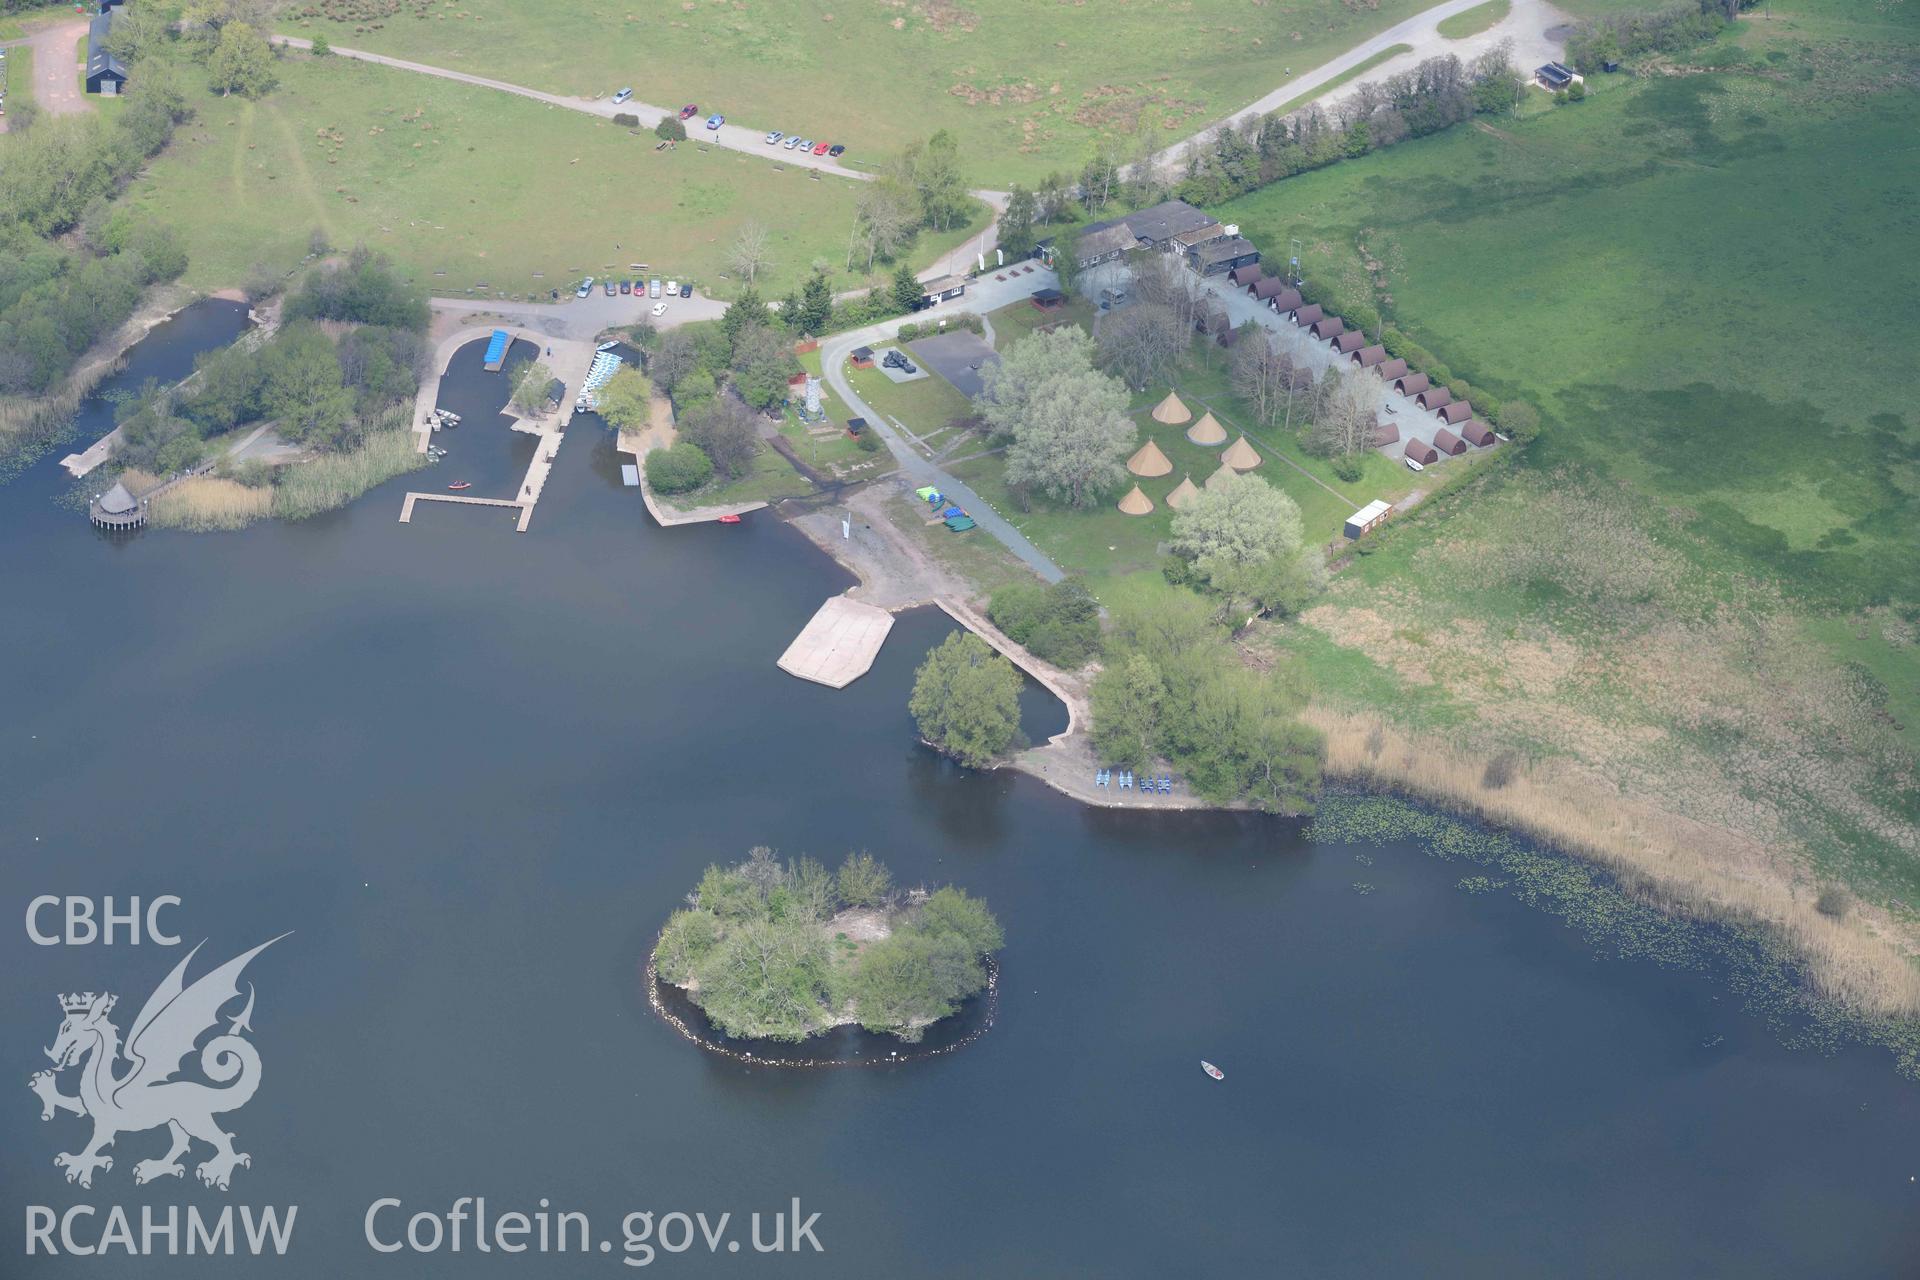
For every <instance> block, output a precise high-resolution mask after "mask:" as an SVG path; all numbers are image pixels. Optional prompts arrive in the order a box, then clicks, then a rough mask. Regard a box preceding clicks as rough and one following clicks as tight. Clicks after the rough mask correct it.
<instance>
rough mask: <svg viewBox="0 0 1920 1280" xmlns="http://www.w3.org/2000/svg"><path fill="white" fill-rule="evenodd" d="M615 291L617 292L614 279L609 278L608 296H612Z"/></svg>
mask: <svg viewBox="0 0 1920 1280" xmlns="http://www.w3.org/2000/svg"><path fill="white" fill-rule="evenodd" d="M614 293H615V290H614V287H613V281H611V280H609V281H607V296H608V297H609V298H611V297H612V296H613V295H614Z"/></svg>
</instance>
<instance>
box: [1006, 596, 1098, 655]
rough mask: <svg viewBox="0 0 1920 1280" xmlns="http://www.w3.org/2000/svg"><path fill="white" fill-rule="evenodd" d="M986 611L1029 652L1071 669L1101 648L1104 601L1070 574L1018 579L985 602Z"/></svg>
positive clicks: (1010, 638) (1014, 640)
mask: <svg viewBox="0 0 1920 1280" xmlns="http://www.w3.org/2000/svg"><path fill="white" fill-rule="evenodd" d="M987 616H988V617H989V618H992V619H993V625H994V626H996V627H999V628H1000V630H1002V631H1004V632H1006V634H1007V638H1008V639H1009V640H1011V641H1013V642H1014V643H1015V644H1017V645H1019V646H1020V647H1021V648H1023V649H1025V650H1027V651H1028V652H1029V653H1033V654H1036V655H1038V656H1039V657H1041V658H1043V659H1045V660H1046V661H1048V662H1051V663H1052V664H1053V665H1054V666H1056V667H1063V668H1065V669H1067V670H1069V671H1071V670H1073V669H1074V668H1076V667H1078V666H1080V665H1081V664H1083V663H1084V662H1086V660H1087V659H1088V658H1091V657H1092V656H1093V655H1094V654H1096V653H1098V652H1099V651H1100V602H1099V601H1097V600H1095V599H1094V598H1093V596H1092V595H1091V594H1089V593H1088V591H1087V589H1086V588H1085V587H1084V586H1082V585H1080V584H1079V583H1078V582H1075V581H1073V580H1072V579H1067V580H1065V581H1063V582H1056V583H1054V584H1052V585H1051V586H1048V585H1045V584H1042V583H1038V582H1016V583H1013V584H1011V585H1009V586H1005V587H1002V588H1000V589H999V590H998V591H996V592H994V593H993V596H992V598H991V599H990V600H989V601H988V602H987Z"/></svg>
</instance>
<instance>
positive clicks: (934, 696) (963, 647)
mask: <svg viewBox="0 0 1920 1280" xmlns="http://www.w3.org/2000/svg"><path fill="white" fill-rule="evenodd" d="M907 708H908V710H910V711H911V712H912V713H913V718H914V722H915V723H916V724H918V725H919V727H920V734H921V736H922V737H924V738H925V739H926V740H927V741H928V742H931V743H932V744H933V745H934V746H935V747H937V748H939V749H940V750H942V751H944V752H946V753H947V754H948V755H950V756H952V757H953V758H954V759H956V760H958V761H960V763H962V764H965V765H971V766H973V767H975V768H978V767H981V766H983V765H987V764H990V763H992V762H993V760H994V759H995V758H996V757H998V756H1000V755H1001V754H1003V753H1004V752H1005V751H1006V750H1007V749H1008V748H1009V747H1011V746H1012V745H1013V744H1014V741H1015V740H1016V739H1017V738H1018V737H1019V734H1020V675H1019V673H1018V672H1017V671H1015V670H1014V668H1013V664H1012V663H1011V662H1008V661H1007V660H1006V659H1005V658H1003V657H1001V656H1000V655H999V654H997V653H995V652H994V651H993V650H992V649H991V648H990V647H988V645H987V642H986V641H984V640H982V639H981V638H980V637H979V636H976V635H974V634H972V633H971V632H965V631H958V632H955V633H954V634H953V635H950V636H948V637H947V638H946V640H944V641H943V642H941V644H940V645H939V646H937V647H936V648H934V649H933V650H931V651H930V652H929V653H928V654H927V659H926V661H925V662H923V663H921V664H920V670H919V671H918V672H917V673H916V674H915V676H914V682H913V696H912V698H911V699H910V700H909V701H908V703H907Z"/></svg>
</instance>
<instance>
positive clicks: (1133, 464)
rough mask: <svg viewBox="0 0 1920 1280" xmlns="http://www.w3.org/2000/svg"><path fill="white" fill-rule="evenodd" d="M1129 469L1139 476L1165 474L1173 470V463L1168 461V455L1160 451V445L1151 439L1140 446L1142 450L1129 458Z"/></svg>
mask: <svg viewBox="0 0 1920 1280" xmlns="http://www.w3.org/2000/svg"><path fill="white" fill-rule="evenodd" d="M1127 470H1129V471H1131V472H1133V474H1135V475H1137V476H1164V475H1169V474H1171V473H1172V471H1173V464H1172V463H1171V462H1168V461H1167V455H1166V454H1164V453H1162V452H1160V446H1159V445H1157V444H1155V443H1154V442H1153V441H1151V440H1149V441H1147V442H1146V443H1145V444H1143V445H1141V446H1140V451H1139V452H1138V453H1136V454H1134V455H1133V456H1132V457H1131V458H1128V459H1127Z"/></svg>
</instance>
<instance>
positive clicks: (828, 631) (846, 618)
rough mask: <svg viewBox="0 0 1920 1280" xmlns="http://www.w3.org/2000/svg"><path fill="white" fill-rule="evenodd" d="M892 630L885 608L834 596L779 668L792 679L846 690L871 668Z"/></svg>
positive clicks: (794, 642) (814, 616) (781, 657)
mask: <svg viewBox="0 0 1920 1280" xmlns="http://www.w3.org/2000/svg"><path fill="white" fill-rule="evenodd" d="M891 630H893V615H892V614H890V613H888V612H887V611H886V610H885V609H881V608H877V607H875V606H874V605H870V604H863V603H862V602H860V601H858V600H849V599H848V598H847V597H846V596H834V597H832V598H830V599H829V600H828V601H827V602H826V603H825V604H823V605H821V606H820V609H819V611H818V612H817V613H815V614H814V615H813V617H812V618H811V619H809V620H808V622H807V625H806V626H805V627H802V628H801V630H800V634H799V635H797V636H795V637H794V639H793V643H792V644H790V645H788V646H787V651H786V652H785V653H783V654H781V655H780V661H779V664H778V665H779V667H780V669H781V670H782V671H784V672H786V673H787V674H788V675H790V676H799V677H800V678H801V679H802V680H811V681H813V682H814V683H815V684H824V685H826V686H827V687H829V688H832V689H844V688H846V687H847V686H848V685H850V684H852V683H853V682H854V681H855V680H858V679H859V678H860V677H861V676H863V675H865V674H867V672H868V671H869V670H871V669H872V667H873V660H874V658H875V656H876V655H878V654H879V652H880V646H881V645H882V644H884V643H885V642H886V639H887V632H889V631H891Z"/></svg>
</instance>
